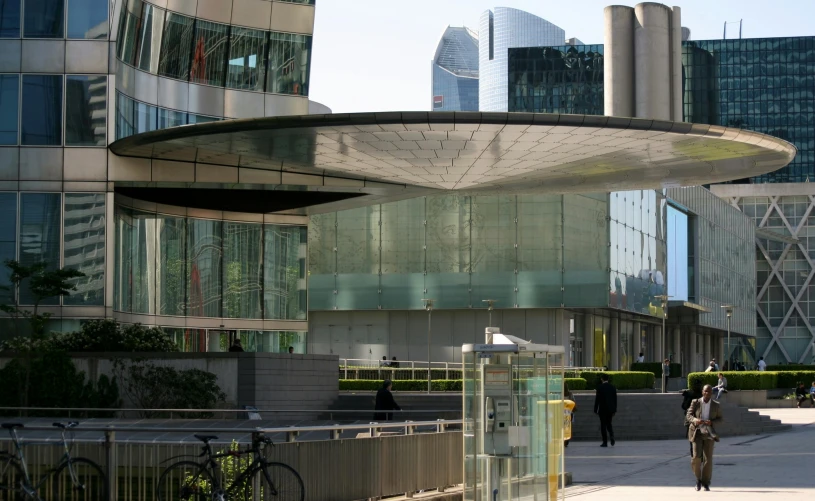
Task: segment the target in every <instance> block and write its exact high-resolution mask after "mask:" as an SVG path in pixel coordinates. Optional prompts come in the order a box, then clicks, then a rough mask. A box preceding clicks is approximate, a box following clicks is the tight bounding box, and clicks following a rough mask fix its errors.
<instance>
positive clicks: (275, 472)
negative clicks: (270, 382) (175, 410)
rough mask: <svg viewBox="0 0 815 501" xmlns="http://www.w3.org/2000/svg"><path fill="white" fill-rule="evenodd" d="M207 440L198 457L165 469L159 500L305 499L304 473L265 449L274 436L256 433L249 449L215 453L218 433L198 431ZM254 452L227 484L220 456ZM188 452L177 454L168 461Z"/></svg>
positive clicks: (157, 492)
mask: <svg viewBox="0 0 815 501" xmlns="http://www.w3.org/2000/svg"><path fill="white" fill-rule="evenodd" d="M194 436H195V438H197V439H198V440H200V441H201V442H203V443H204V446H203V447H201V454H199V455H198V457H199V458H201V457H203V458H205V459H204V460H203V461H201V462H200V463H198V462H195V461H179V462H177V463H174V464H172V465H170V466H168V467H167V468H165V470H164V471H163V472H162V474H161V476H160V477H159V480H158V485H157V487H156V498H157V499H158V501H237V500H241V501H272V500H274V501H303V500H304V499H305V487H304V486H303V480H302V479H301V478H300V474H299V473H297V471H295V470H294V468H292V467H291V466H289V465H287V464H284V463H277V462H272V461H269V460H267V459H266V457H265V456H264V454H263V449H265V448H266V446H268V445H272V446H274V443H273V442H272V440H271V439H270V438H268V437H266V436H264V435H263V434H262V433H259V432H256V433H253V434H252V445H251V446H250V447H248V448H247V449H245V450H242V451H241V450H229V451H226V452H222V453H218V454H214V453H213V452H212V446H211V445H210V441H211V440H217V439H218V437H217V436H214V435H194ZM244 454H252V461H251V463H250V464H249V465H248V466H246V467H245V468H243V469H242V470H241V471H239V473H238V474H237V476H236V477H235V478H234V480H232V483H231V484H230V485H224V482H223V473H224V472H223V468H222V467H221V465H219V464H218V461H216V460H217V459H222V458H230V457H232V458H239V457H240V456H242V455H244ZM179 457H185V456H175V457H172V458H169V459H167V460H165V461H164V462H165V463H166V462H168V461H171V460H173V459H177V458H179Z"/></svg>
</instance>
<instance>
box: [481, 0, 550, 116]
mask: <svg viewBox="0 0 815 501" xmlns="http://www.w3.org/2000/svg"><path fill="white" fill-rule="evenodd" d="M478 29H479V33H480V37H479V40H480V43H479V46H478V70H479V74H480V75H479V82H478V109H479V110H480V111H507V62H508V59H507V57H508V56H507V50H508V49H510V48H513V47H543V46H555V45H563V43H564V41H565V40H566V32H565V31H563V30H562V29H561V28H559V27H557V26H555V25H554V24H552V23H550V22H549V21H547V20H545V19H541V18H540V17H538V16H535V15H532V14H530V13H528V12H524V11H522V10H517V9H510V8H507V7H496V8H495V10H494V11H490V10H488V11H485V12H484V13H483V14H481V20H480V22H479V27H478Z"/></svg>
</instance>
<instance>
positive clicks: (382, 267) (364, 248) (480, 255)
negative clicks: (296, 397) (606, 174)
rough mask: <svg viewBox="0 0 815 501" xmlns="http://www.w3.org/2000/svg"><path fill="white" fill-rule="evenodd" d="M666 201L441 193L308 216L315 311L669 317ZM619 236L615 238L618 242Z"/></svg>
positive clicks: (647, 196)
mask: <svg viewBox="0 0 815 501" xmlns="http://www.w3.org/2000/svg"><path fill="white" fill-rule="evenodd" d="M665 210H666V205H665V197H664V195H662V194H661V193H659V192H655V191H632V192H623V193H613V194H596V195H565V196H560V195H550V196H544V195H518V196H477V197H467V196H457V195H449V196H441V197H426V198H416V199H412V200H404V201H401V202H394V203H388V204H383V205H377V206H372V207H366V208H361V209H354V210H348V211H342V212H337V213H334V214H321V215H315V216H312V217H311V220H310V230H311V231H310V233H309V239H310V241H309V266H310V271H309V273H310V275H309V277H310V281H309V287H310V290H311V296H310V298H311V302H310V308H311V309H312V310H411V309H421V308H422V307H423V306H422V298H425V297H429V298H433V299H435V303H434V307H435V308H438V309H469V308H479V307H482V306H483V304H482V302H481V301H482V300H483V299H495V300H497V301H498V303H497V307H498V308H501V309H505V308H560V307H564V306H565V307H594V308H605V307H609V306H610V307H612V308H616V309H620V310H627V311H631V312H636V313H640V314H644V315H652V316H657V315H659V314H661V313H660V311H659V310H658V307H657V306H655V305H657V304H658V301H655V300H654V299H653V297H654V296H655V295H661V294H664V290H665V280H664V276H665V271H666V266H667V263H666V252H665V248H666V243H665V221H666V220H665ZM609 236H610V238H609Z"/></svg>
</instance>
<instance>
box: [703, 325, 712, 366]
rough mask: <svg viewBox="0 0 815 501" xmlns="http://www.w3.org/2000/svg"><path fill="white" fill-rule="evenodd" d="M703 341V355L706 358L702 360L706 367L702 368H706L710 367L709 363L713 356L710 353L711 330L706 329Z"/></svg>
mask: <svg viewBox="0 0 815 501" xmlns="http://www.w3.org/2000/svg"><path fill="white" fill-rule="evenodd" d="M702 342H703V343H704V344H703V345H702V346H703V349H704V351H703V352H702V353H704V354H705V356H704V357H702V358H703V359H704V360H702V363H703V364H704V366H705V368H704V369H702V370H706V369H707V368H708V365H709V364H710V359H711V358H713V356H711V353H710V332H708V331H705V334H704V337H703V338H702Z"/></svg>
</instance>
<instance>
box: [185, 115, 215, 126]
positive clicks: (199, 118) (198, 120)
mask: <svg viewBox="0 0 815 501" xmlns="http://www.w3.org/2000/svg"><path fill="white" fill-rule="evenodd" d="M187 120H188V123H189V124H190V125H192V124H205V123H208V122H217V121H219V120H220V118H218V117H208V116H206V115H193V114H192V113H190V114H189V116H188V117H187Z"/></svg>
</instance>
